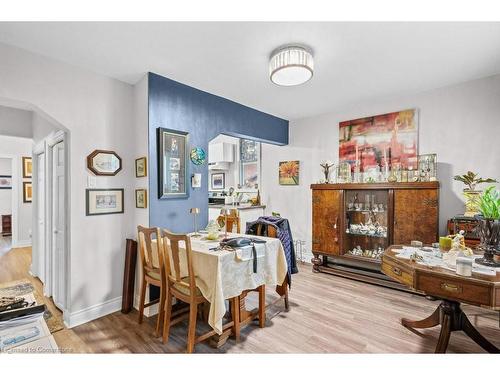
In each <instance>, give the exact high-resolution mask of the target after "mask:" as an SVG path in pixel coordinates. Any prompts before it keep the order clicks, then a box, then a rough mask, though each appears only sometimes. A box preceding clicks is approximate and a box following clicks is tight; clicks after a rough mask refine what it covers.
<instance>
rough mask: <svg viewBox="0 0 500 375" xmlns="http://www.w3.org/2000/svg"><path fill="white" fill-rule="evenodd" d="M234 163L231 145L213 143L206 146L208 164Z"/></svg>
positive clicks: (232, 146)
mask: <svg viewBox="0 0 500 375" xmlns="http://www.w3.org/2000/svg"><path fill="white" fill-rule="evenodd" d="M233 161H234V145H233V144H231V143H225V142H220V143H213V144H209V145H208V162H209V163H232V162H233Z"/></svg>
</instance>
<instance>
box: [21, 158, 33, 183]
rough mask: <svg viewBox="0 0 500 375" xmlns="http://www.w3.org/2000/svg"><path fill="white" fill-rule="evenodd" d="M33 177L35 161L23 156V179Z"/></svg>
mask: <svg viewBox="0 0 500 375" xmlns="http://www.w3.org/2000/svg"><path fill="white" fill-rule="evenodd" d="M31 177H33V159H31V157H29V156H23V178H31Z"/></svg>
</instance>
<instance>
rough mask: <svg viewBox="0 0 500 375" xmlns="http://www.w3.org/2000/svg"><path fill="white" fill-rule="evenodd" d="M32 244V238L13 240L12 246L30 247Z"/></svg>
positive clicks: (15, 247)
mask: <svg viewBox="0 0 500 375" xmlns="http://www.w3.org/2000/svg"><path fill="white" fill-rule="evenodd" d="M29 246H31V241H30V240H24V241H12V248H13V249H17V248H19V247H29Z"/></svg>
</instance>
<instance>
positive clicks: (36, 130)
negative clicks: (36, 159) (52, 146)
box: [32, 112, 60, 145]
mask: <svg viewBox="0 0 500 375" xmlns="http://www.w3.org/2000/svg"><path fill="white" fill-rule="evenodd" d="M32 128H33V142H34V143H35V145H36V144H37V143H38V142H40V141H42V140H43V139H45V138H46V137H47V136H48V135H49V134H50V133H54V132H57V131H58V130H60V128H59V127H57V125H55V124H54V123H53V122H51V120H50V119H47V118H45V117H43V115H42V114H40V113H37V112H32Z"/></svg>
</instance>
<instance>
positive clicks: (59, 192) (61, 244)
mask: <svg viewBox="0 0 500 375" xmlns="http://www.w3.org/2000/svg"><path fill="white" fill-rule="evenodd" d="M64 181H65V179H64V142H59V143H57V144H56V145H54V147H53V149H52V241H51V242H52V257H51V258H52V298H53V300H54V303H55V305H56V306H57V307H59V308H60V309H63V310H64V308H65V305H66V298H65V296H66V290H65V286H66V282H65V280H64V276H65V274H66V272H65V269H64V268H65V252H66V249H65V246H66V244H65V240H64V239H65V234H64V232H65V227H64V223H65V198H64V197H65V193H66V192H65V183H64Z"/></svg>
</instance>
